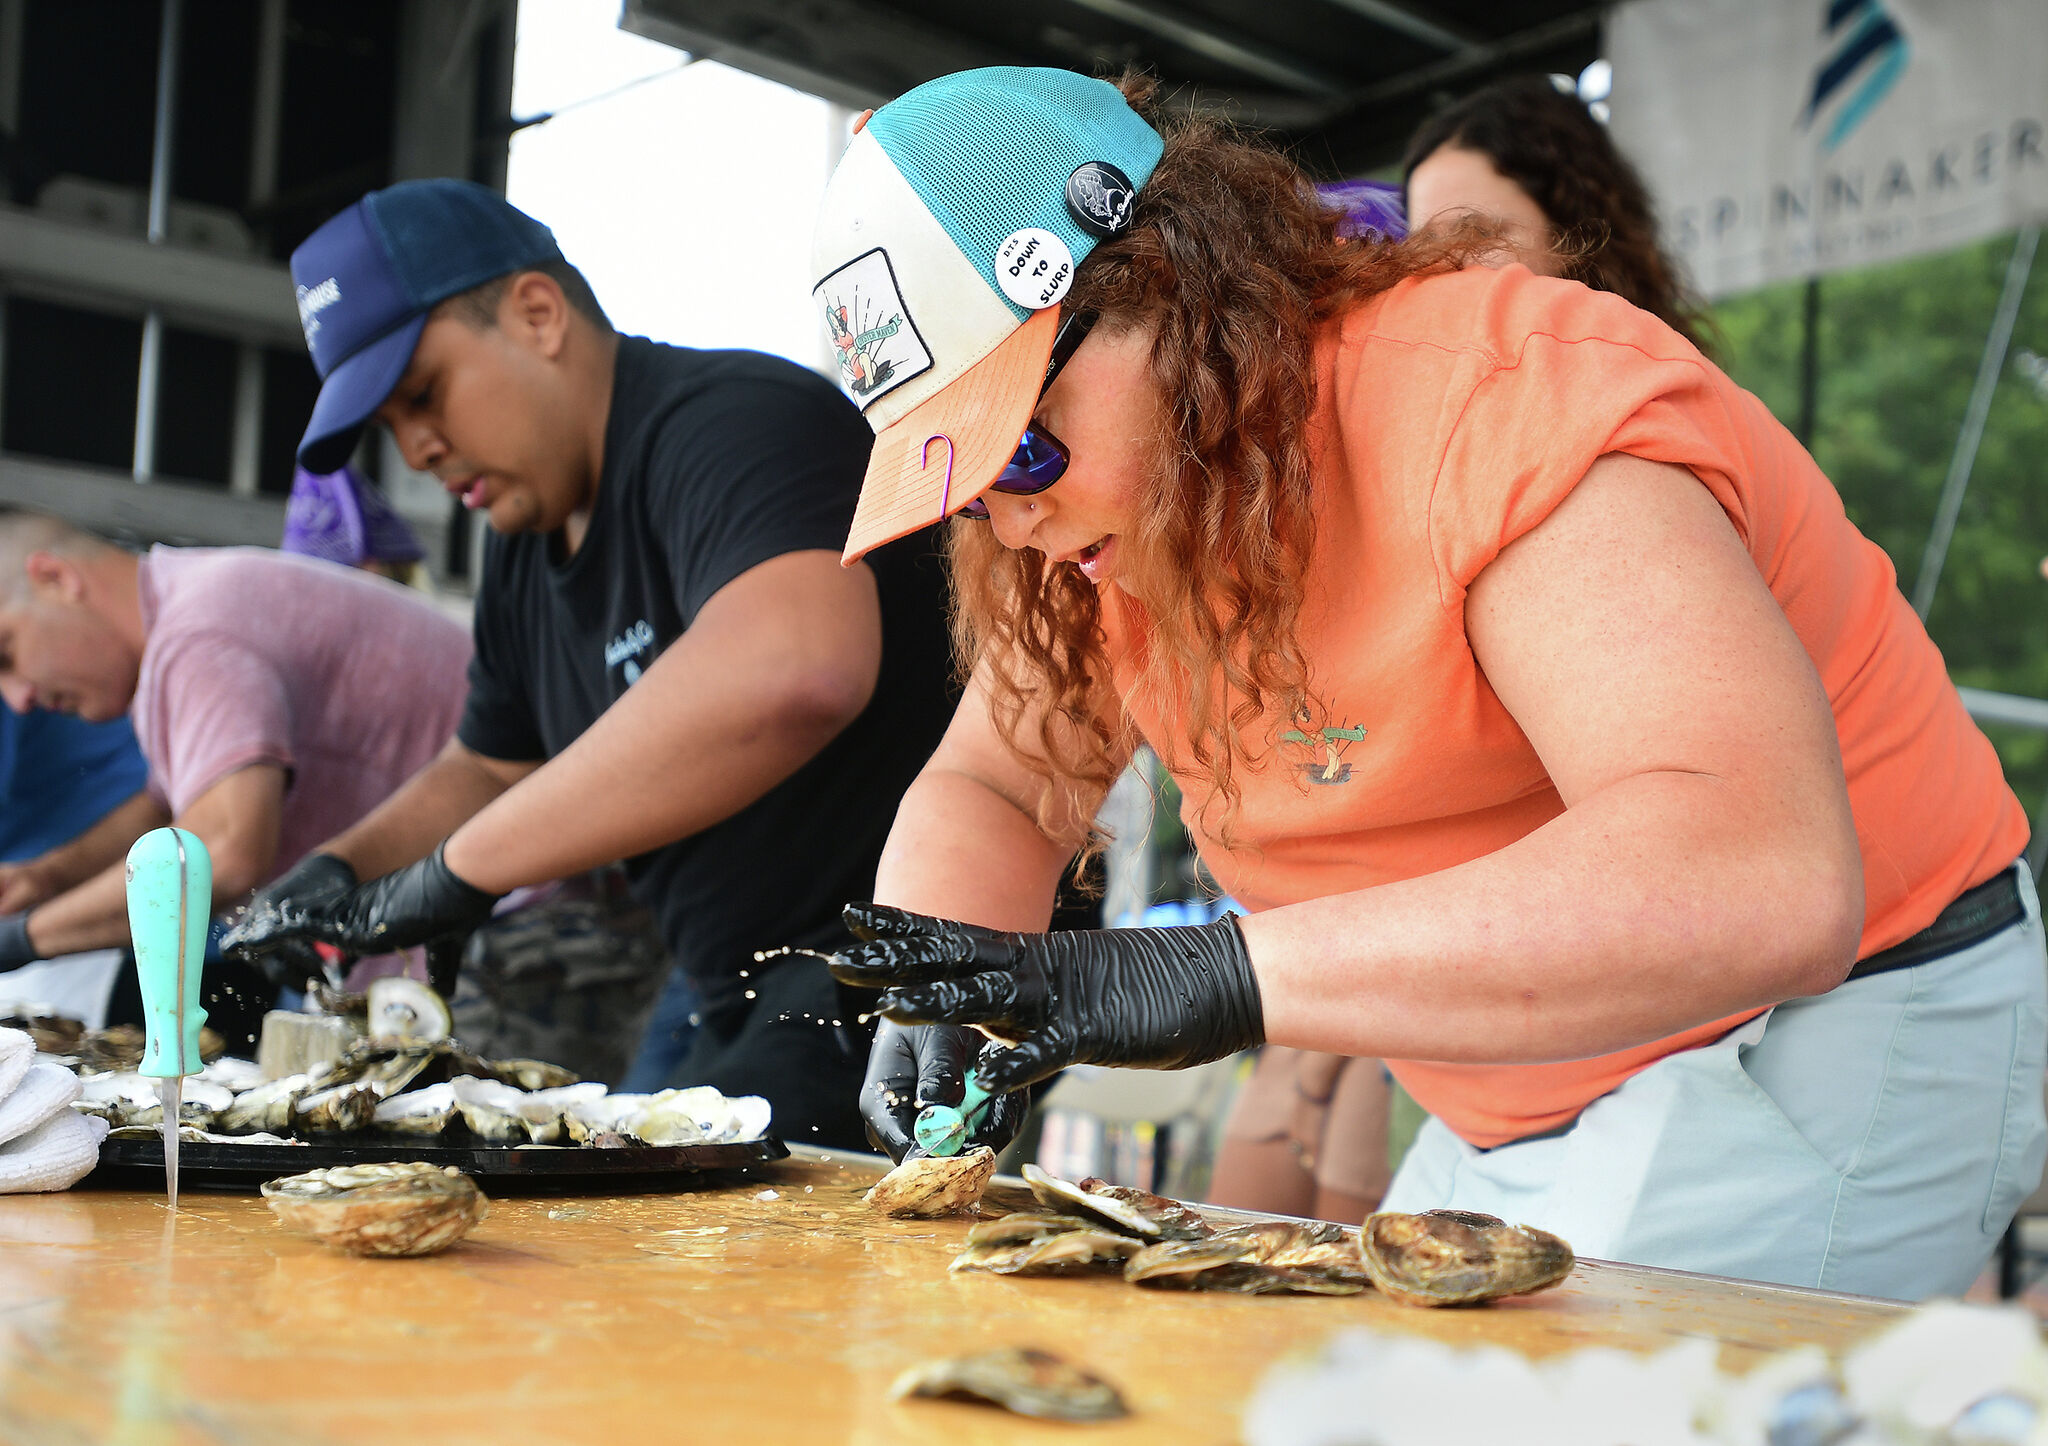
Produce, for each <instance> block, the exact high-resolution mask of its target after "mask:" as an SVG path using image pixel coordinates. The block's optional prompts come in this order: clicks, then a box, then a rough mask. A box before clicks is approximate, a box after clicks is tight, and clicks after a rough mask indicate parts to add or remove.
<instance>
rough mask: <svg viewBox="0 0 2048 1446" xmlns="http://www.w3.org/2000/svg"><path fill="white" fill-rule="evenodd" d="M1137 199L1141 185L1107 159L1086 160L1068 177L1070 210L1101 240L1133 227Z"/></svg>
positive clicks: (1076, 221) (1068, 205)
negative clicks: (1132, 216) (1133, 212)
mask: <svg viewBox="0 0 2048 1446" xmlns="http://www.w3.org/2000/svg"><path fill="white" fill-rule="evenodd" d="M1137 203H1138V188H1137V187H1136V186H1134V185H1132V184H1131V178H1130V177H1129V176H1127V175H1125V174H1124V173H1123V172H1122V171H1120V170H1118V169H1117V168H1116V167H1115V166H1112V165H1111V164H1110V163H1109V162H1108V161H1083V162H1081V164H1080V165H1078V166H1076V167H1074V171H1073V174H1072V175H1070V176H1068V177H1067V214H1068V215H1070V216H1072V217H1073V218H1074V224H1075V225H1077V226H1079V227H1080V228H1081V229H1082V230H1083V231H1086V232H1087V233H1088V234H1089V235H1090V236H1093V237H1095V238H1096V239H1097V240H1099V241H1108V240H1111V239H1112V238H1114V237H1117V236H1121V235H1123V233H1124V232H1126V231H1128V230H1130V229H1131V211H1132V210H1133V208H1135V207H1136V205H1137Z"/></svg>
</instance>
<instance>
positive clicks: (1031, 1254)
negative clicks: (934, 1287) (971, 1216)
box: [947, 1225, 1145, 1275]
mask: <svg viewBox="0 0 2048 1446" xmlns="http://www.w3.org/2000/svg"><path fill="white" fill-rule="evenodd" d="M1144 1248H1145V1243H1144V1242H1143V1241H1141V1240H1133V1239H1132V1238H1131V1237H1130V1236H1128V1235H1114V1234H1111V1233H1110V1232H1109V1231H1107V1230H1099V1229H1097V1228H1096V1227H1094V1226H1092V1225H1084V1226H1083V1227H1082V1228H1080V1229H1078V1230H1063V1231H1061V1232H1060V1233H1058V1234H1057V1235H1040V1236H1035V1237H1033V1238H1030V1239H1026V1240H1003V1241H991V1242H987V1243H984V1244H976V1243H974V1242H973V1241H971V1240H970V1241H969V1242H968V1245H967V1248H966V1249H965V1250H963V1251H961V1252H960V1254H959V1255H957V1256H956V1257H954V1260H953V1263H952V1265H950V1266H949V1267H947V1268H948V1269H949V1270H956V1271H975V1270H982V1271H987V1272H988V1273H989V1274H991V1275H1081V1274H1087V1273H1091V1272H1094V1271H1097V1270H1103V1269H1107V1270H1114V1269H1116V1268H1117V1267H1118V1266H1120V1265H1122V1264H1123V1263H1124V1262H1125V1261H1126V1260H1128V1259H1130V1258H1131V1257H1132V1256H1133V1255H1136V1254H1138V1253H1139V1252H1140V1251H1142V1250H1144Z"/></svg>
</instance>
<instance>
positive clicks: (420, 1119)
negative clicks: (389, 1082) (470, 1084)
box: [372, 1083, 456, 1135]
mask: <svg viewBox="0 0 2048 1446" xmlns="http://www.w3.org/2000/svg"><path fill="white" fill-rule="evenodd" d="M455 1114H456V1110H455V1086H454V1085H452V1084H445V1083H444V1084H437V1085H428V1086H427V1087H426V1088H425V1089H423V1090H412V1091H409V1092H408V1093H406V1094H402V1095H392V1096H391V1097H390V1098H389V1099H383V1100H379V1101H378V1102H377V1112H376V1114H375V1116H374V1117H373V1121H372V1122H373V1123H374V1124H375V1125H376V1127H377V1128H378V1129H380V1130H392V1131H395V1132H397V1133H398V1134H401V1135H438V1134H440V1133H441V1131H443V1130H445V1129H447V1128H448V1126H449V1125H450V1124H452V1123H453V1122H454V1120H455Z"/></svg>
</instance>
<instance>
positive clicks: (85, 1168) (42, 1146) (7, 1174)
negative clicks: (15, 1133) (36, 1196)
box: [0, 1107, 107, 1195]
mask: <svg viewBox="0 0 2048 1446" xmlns="http://www.w3.org/2000/svg"><path fill="white" fill-rule="evenodd" d="M106 1137H107V1122H106V1121H105V1120H101V1119H95V1118H93V1117H92V1116H91V1115H81V1114H80V1113H78V1111H76V1110H74V1109H70V1108H68V1107H67V1108H65V1109H63V1110H60V1111H59V1112H58V1113H57V1114H55V1115H54V1116H52V1117H51V1118H50V1119H48V1120H45V1121H44V1122H43V1123H42V1124H40V1125H38V1126H36V1128H34V1129H33V1130H30V1131H29V1132H28V1133H27V1134H25V1135H23V1136H21V1137H20V1138H19V1139H14V1140H9V1141H8V1142H7V1143H6V1144H4V1145H0V1195H16V1194H25V1193H27V1192H30V1191H35V1190H69V1189H70V1188H71V1187H72V1186H73V1185H76V1184H77V1183H78V1182H79V1181H80V1180H83V1179H84V1178H85V1177H86V1176H87V1175H89V1174H91V1173H92V1167H93V1166H95V1165H97V1164H98V1163H99V1160H100V1141H101V1140H103V1139H105V1138H106Z"/></svg>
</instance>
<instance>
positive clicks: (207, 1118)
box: [92, 1075, 235, 1130]
mask: <svg viewBox="0 0 2048 1446" xmlns="http://www.w3.org/2000/svg"><path fill="white" fill-rule="evenodd" d="M136 1078H138V1079H141V1078H143V1076H139V1075H138V1076H136ZM143 1091H146V1092H147V1093H146V1094H145V1093H143ZM234 1102H235V1095H234V1091H232V1090H227V1089H223V1088H221V1087H220V1086H219V1085H217V1084H208V1083H207V1082H206V1081H204V1080H201V1079H200V1078H199V1077H198V1076H196V1075H194V1076H192V1077H189V1078H187V1079H186V1081H185V1084H184V1088H183V1089H182V1090H181V1091H180V1092H179V1099H178V1125H179V1128H181V1129H182V1128H184V1127H185V1126H187V1125H190V1126H192V1127H193V1128H194V1129H200V1130H207V1129H211V1128H213V1123H214V1121H215V1120H216V1119H217V1118H218V1117H219V1116H220V1114H221V1113H222V1112H223V1111H224V1110H227V1109H229V1108H231V1107H232V1106H233V1105H234ZM92 1113H98V1112H97V1111H92ZM115 1114H118V1115H119V1119H115V1118H114V1115H115ZM103 1118H105V1119H107V1120H108V1121H109V1122H110V1123H112V1124H115V1125H117V1126H119V1125H157V1126H160V1125H162V1124H163V1122H164V1107H163V1100H162V1099H161V1098H160V1097H159V1094H158V1090H157V1085H156V1082H155V1081H154V1080H150V1081H149V1082H147V1083H146V1084H144V1085H142V1086H141V1088H140V1090H138V1089H136V1088H134V1087H130V1088H128V1089H126V1090H124V1091H123V1093H122V1095H121V1097H120V1100H119V1103H118V1105H117V1107H116V1109H115V1110H114V1112H113V1113H110V1114H107V1115H105V1116H103Z"/></svg>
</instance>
